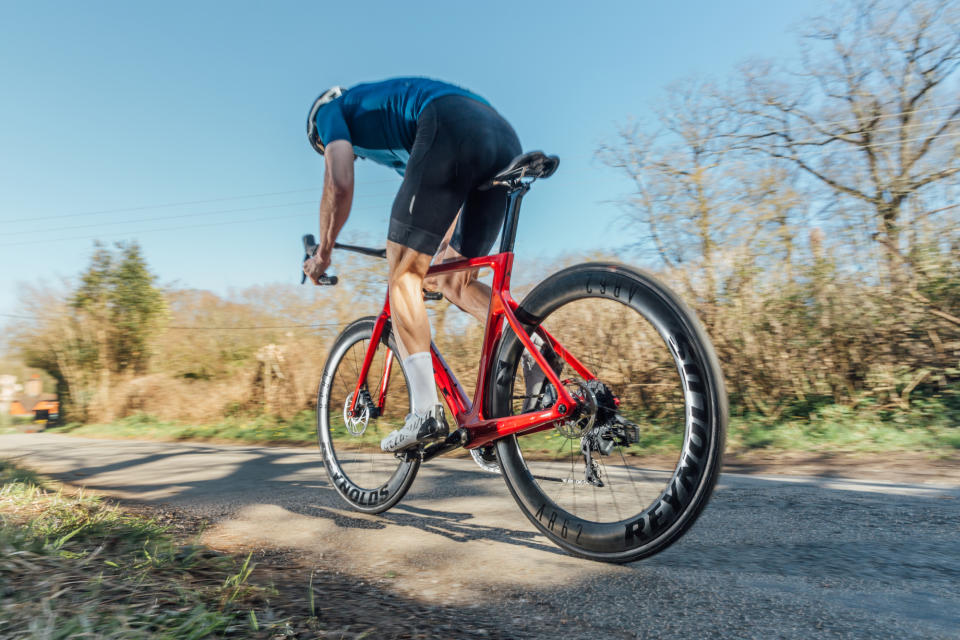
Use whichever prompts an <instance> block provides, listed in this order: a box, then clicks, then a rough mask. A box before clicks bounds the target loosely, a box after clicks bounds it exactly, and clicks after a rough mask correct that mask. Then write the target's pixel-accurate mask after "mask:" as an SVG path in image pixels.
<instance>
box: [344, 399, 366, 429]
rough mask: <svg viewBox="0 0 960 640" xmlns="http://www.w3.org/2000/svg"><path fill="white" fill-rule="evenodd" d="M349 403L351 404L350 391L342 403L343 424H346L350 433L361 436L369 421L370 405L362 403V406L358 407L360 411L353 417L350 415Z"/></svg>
mask: <svg viewBox="0 0 960 640" xmlns="http://www.w3.org/2000/svg"><path fill="white" fill-rule="evenodd" d="M361 398H362V396H361ZM351 404H353V394H352V393H351V394H350V395H349V396H347V401H346V402H344V403H343V424H345V425H346V426H347V431H349V432H350V435H353V436H362V435H363V432H364V431H366V430H367V423H368V422H370V407H368V406H367V405H365V404H364V406H363V408H362V409H360V413H359V414H358V415H357V416H356V417H354V416H352V415H350V405H351ZM358 408H359V407H358Z"/></svg>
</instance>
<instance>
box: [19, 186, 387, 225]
mask: <svg viewBox="0 0 960 640" xmlns="http://www.w3.org/2000/svg"><path fill="white" fill-rule="evenodd" d="M388 182H393V183H395V182H397V180H396V179H389V180H374V181H370V182H364V185H368V184H385V183H388ZM322 190H323V189H322V187H313V188H311V189H294V190H292V191H273V192H269V193H253V194H250V195H244V196H227V197H223V198H212V199H209V200H185V201H182V202H168V203H166V204H150V205H140V206H135V207H125V208H122V209H101V210H98V211H83V212H79V213H64V214H59V215H55V216H42V217H30V218H15V219H13V220H0V224H9V223H12V222H31V221H34V220H36V221H40V220H59V219H62V218H75V217H79V216H94V215H102V214H107V213H125V212H128V211H144V210H146V209H167V208H170V207H185V206H188V205H195V204H210V203H214V202H227V201H229V200H244V199H249V198H266V197H269V196H280V195H289V194H291V193H307V192H316V191H322Z"/></svg>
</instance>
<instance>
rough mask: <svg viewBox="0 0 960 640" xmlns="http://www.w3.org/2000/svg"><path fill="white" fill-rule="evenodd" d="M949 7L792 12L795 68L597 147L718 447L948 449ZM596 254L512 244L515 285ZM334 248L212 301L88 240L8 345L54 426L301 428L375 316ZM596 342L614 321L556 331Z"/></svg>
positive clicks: (443, 329)
mask: <svg viewBox="0 0 960 640" xmlns="http://www.w3.org/2000/svg"><path fill="white" fill-rule="evenodd" d="M958 23H960V17H958V7H957V4H956V3H955V2H945V1H941V0H910V1H908V2H892V1H889V2H888V1H880V2H861V1H859V0H850V1H846V2H839V3H838V4H837V6H836V7H835V11H831V12H830V14H829V15H827V16H826V17H820V18H816V19H813V20H811V21H810V22H809V23H808V24H807V25H805V26H804V27H802V29H801V31H800V36H801V37H800V39H799V43H798V48H799V51H800V55H799V56H798V57H799V62H798V63H796V64H795V65H791V64H786V63H781V62H779V61H775V60H774V61H753V62H751V63H749V64H747V65H744V66H743V67H742V68H740V69H738V70H737V71H735V72H733V73H732V74H731V75H730V77H729V78H727V79H716V80H709V81H708V80H690V81H686V82H681V83H678V84H676V85H674V86H671V87H669V88H668V89H667V90H666V91H665V93H664V97H663V100H662V103H661V104H660V105H659V106H657V107H655V108H654V109H651V110H647V111H646V116H645V117H642V118H639V119H637V120H635V121H632V122H631V123H630V124H629V125H625V126H624V127H623V128H622V131H621V135H620V136H619V138H617V139H616V140H613V141H611V142H610V143H609V144H607V145H604V146H603V148H602V149H600V151H599V157H600V159H601V160H602V161H603V162H605V163H606V164H608V165H609V166H610V167H611V170H615V171H619V172H620V173H621V174H622V175H623V176H625V177H627V178H628V179H629V180H630V182H631V184H632V185H633V190H632V192H631V193H629V194H626V195H625V196H624V197H623V200H622V204H623V208H624V214H623V217H622V219H621V223H620V226H621V228H619V229H618V230H617V231H616V232H614V231H611V236H612V237H615V238H616V243H617V244H616V246H615V247H613V249H612V251H614V252H615V256H614V257H616V258H618V259H620V260H622V261H624V262H629V263H632V264H638V265H640V266H644V267H646V268H649V269H651V270H653V271H655V272H656V273H657V274H658V275H659V276H660V277H661V278H662V279H664V280H665V281H666V282H667V283H668V284H670V286H671V287H673V288H674V289H675V290H677V291H678V293H680V295H681V296H682V297H683V298H684V300H686V301H687V302H688V303H689V304H690V305H691V306H692V307H693V308H694V309H695V311H696V312H697V314H698V316H699V317H700V318H701V319H702V320H703V322H704V324H705V326H706V328H707V331H708V333H709V335H710V336H711V339H712V340H713V342H714V345H715V347H716V349H717V352H718V355H719V357H720V361H721V365H722V369H723V372H724V374H725V377H726V383H727V389H728V391H729V394H730V406H731V413H732V426H731V433H730V442H731V446H732V447H733V448H734V449H740V450H749V449H765V448H766V449H816V448H838V447H839V448H841V449H844V450H847V449H849V450H857V451H872V450H896V449H921V450H950V449H956V448H957V447H958V443H960V418H958V415H960V413H958V412H960V409H958V406H960V400H958V398H960V144H958V140H960V138H958V136H960V106H958V104H957V100H956V96H957V91H956V89H957V86H958V82H960V30H958V29H956V25H957V24H958ZM628 81H629V80H628ZM538 188H541V187H538ZM542 188H543V189H549V184H546V185H544V186H543V187H542ZM592 257H595V256H567V257H565V258H563V259H562V260H561V259H558V260H556V261H555V262H553V263H552V264H551V263H550V261H548V260H543V261H539V262H537V263H533V262H524V261H523V260H522V250H521V256H520V259H518V266H517V268H516V270H515V273H514V279H513V280H514V286H515V289H519V290H520V292H521V293H522V290H523V289H525V288H529V287H530V286H532V285H533V284H534V283H535V282H537V281H538V280H539V279H541V278H542V277H543V276H545V275H547V274H548V273H550V272H552V271H553V270H555V268H556V267H558V266H562V264H569V263H571V262H574V261H579V260H581V259H583V258H592ZM603 257H605V258H607V257H610V256H603ZM337 261H338V262H337V264H338V268H340V270H341V272H342V273H344V274H347V273H348V274H349V277H344V278H341V284H340V285H338V286H337V287H325V288H308V287H303V288H298V287H296V286H295V285H274V286H262V287H254V288H250V289H247V290H245V291H241V292H238V293H235V294H233V295H231V296H229V297H221V296H217V295H214V294H212V293H209V292H205V291H194V290H178V289H173V288H166V289H164V288H161V287H159V286H158V285H157V284H156V277H155V276H154V275H153V274H152V273H151V272H150V270H149V268H148V266H147V263H146V259H145V257H144V256H143V255H142V253H141V252H140V250H139V248H138V247H137V246H136V244H133V243H128V244H120V245H118V246H117V247H115V248H112V249H111V248H108V247H104V246H101V245H97V246H96V247H95V250H94V253H93V256H92V259H91V263H90V265H89V266H88V268H87V269H86V270H85V271H84V272H83V273H82V274H80V276H79V277H78V278H77V279H76V281H74V282H73V283H72V284H70V285H68V286H67V287H66V288H65V290H63V291H62V292H61V295H60V297H59V299H60V302H59V303H56V302H53V303H51V302H49V300H50V295H48V294H45V295H39V293H38V292H31V291H30V290H29V289H28V290H25V294H24V309H25V310H28V311H29V313H30V314H31V315H32V316H33V317H34V318H35V320H30V321H22V322H19V323H15V324H13V325H11V326H10V330H9V335H8V340H7V341H8V344H9V351H10V352H11V354H13V356H15V357H16V358H19V360H20V361H21V362H23V363H24V364H26V365H28V366H30V367H33V368H35V369H37V370H41V371H43V372H45V373H46V375H48V376H49V379H50V380H52V381H53V382H54V383H55V384H56V385H57V388H58V389H59V392H60V394H61V398H62V399H63V407H64V411H65V418H66V420H67V421H69V422H74V423H82V424H85V425H88V426H81V427H78V426H75V425H70V426H68V427H64V428H63V429H62V430H63V431H65V432H70V433H75V434H84V433H97V434H101V435H106V434H110V433H112V434H114V435H121V436H124V437H126V436H128V435H129V436H136V435H140V436H148V437H169V438H206V439H230V440H241V441H246V442H308V441H309V442H312V441H313V440H314V438H315V435H314V433H313V427H312V417H311V412H312V411H313V410H314V409H315V404H316V400H315V393H316V385H317V382H318V378H319V372H320V369H321V368H322V365H323V362H324V360H325V357H326V353H327V350H328V348H329V346H330V344H331V343H332V341H333V339H334V337H335V336H336V333H337V332H338V331H339V330H340V328H342V327H343V326H345V325H346V324H347V322H349V321H350V320H353V319H355V318H357V317H359V316H361V315H365V314H372V313H375V312H376V311H378V304H379V303H380V301H381V300H382V292H383V286H384V285H383V283H384V281H385V273H384V268H385V265H383V264H382V263H381V262H378V261H376V260H372V259H367V258H359V257H356V256H343V255H338V256H337ZM519 297H521V296H518V298H519ZM36 301H43V302H42V303H39V302H36ZM430 309H431V316H432V323H433V329H434V334H435V341H436V343H437V345H438V346H439V347H440V350H441V351H442V352H443V354H444V356H445V358H446V359H447V360H448V362H449V363H450V365H451V367H452V368H453V370H454V372H455V373H456V374H457V376H458V377H459V379H460V380H461V381H462V382H463V383H464V385H465V386H466V387H467V391H468V392H470V391H471V389H470V387H471V385H472V384H474V379H475V371H476V364H477V361H478V357H479V348H480V341H481V329H480V327H479V326H478V325H477V323H476V322H475V321H473V320H472V319H469V318H465V317H464V316H463V314H460V313H459V312H458V311H457V310H455V309H454V308H452V307H451V306H450V305H449V304H448V303H447V302H445V301H443V302H439V303H431V304H430ZM583 320H584V326H590V323H589V318H584V319H583ZM597 339H604V340H617V341H621V340H622V341H623V342H624V343H625V344H626V343H629V340H630V336H623V335H620V336H604V337H603V338H598V337H597V336H596V335H594V334H593V333H591V332H590V331H585V332H583V335H582V336H581V338H580V340H581V344H580V345H578V344H573V345H568V346H570V347H571V349H572V350H573V351H574V352H577V348H578V346H583V345H586V344H589V341H590V340H597ZM642 375H643V372H639V371H629V372H625V376H633V377H634V378H637V379H639V378H642ZM144 416H150V417H149V418H147V417H144ZM103 425H113V426H109V427H107V426H103ZM543 437H545V438H546V437H547V436H543ZM646 437H647V438H648V440H649V442H648V444H649V446H650V448H651V449H655V448H656V447H657V446H658V442H657V438H658V437H659V436H658V435H657V433H656V432H655V431H651V432H650V433H648V434H647V436H646ZM664 437H666V436H664Z"/></svg>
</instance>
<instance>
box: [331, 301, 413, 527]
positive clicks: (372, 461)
mask: <svg viewBox="0 0 960 640" xmlns="http://www.w3.org/2000/svg"><path fill="white" fill-rule="evenodd" d="M373 325H374V319H373V318H362V319H360V320H357V321H356V322H354V323H353V324H351V325H349V326H348V327H347V328H346V329H344V330H343V332H342V333H341V334H340V336H339V337H337V340H336V342H334V344H333V348H332V349H330V356H329V357H328V358H327V364H326V365H325V366H324V368H323V378H322V379H321V381H320V389H319V391H318V393H317V436H318V440H319V443H320V450H321V451H322V452H323V466H324V468H325V469H326V471H327V476H328V477H329V478H330V482H331V484H333V487H334V488H335V489H336V490H337V493H339V494H340V497H342V498H343V499H344V500H346V501H347V502H348V503H349V504H350V505H351V506H352V507H353V508H354V509H357V510H358V511H363V512H365V513H380V512H382V511H386V510H387V509H389V508H390V507H392V506H394V505H395V504H397V502H399V501H400V499H401V498H403V496H404V494H406V493H407V490H408V489H409V488H410V485H411V484H412V483H413V479H414V478H415V477H416V475H417V469H419V468H420V460H419V458H417V457H416V456H410V457H398V456H395V455H394V454H392V453H383V452H382V451H381V450H380V440H382V439H383V438H384V437H386V436H387V434H389V433H390V432H391V431H393V430H394V429H399V428H400V427H402V426H403V422H404V417H405V416H406V415H407V413H409V412H410V392H409V390H408V388H407V379H406V375H405V373H404V371H403V365H402V363H401V362H400V358H399V357H395V355H394V354H395V353H396V351H397V348H396V344H395V342H394V339H393V336H392V333H391V335H389V336H387V337H386V339H385V340H384V339H381V342H382V343H383V344H380V345H379V347H378V349H377V352H376V354H375V356H374V359H373V362H372V363H371V365H370V370H369V372H368V374H367V379H366V380H365V381H364V382H363V384H362V385H361V388H360V401H359V402H358V403H357V411H356V412H355V413H351V412H350V411H349V408H350V406H352V404H353V403H352V402H351V400H352V399H353V394H354V393H355V389H356V386H357V381H358V380H359V379H360V369H361V365H362V364H363V358H364V356H365V355H366V353H367V345H369V344H370V338H371V337H372V334H373ZM384 382H386V386H385V387H384ZM384 388H385V392H384ZM381 395H383V397H384V401H383V404H382V406H381V405H380V397H381Z"/></svg>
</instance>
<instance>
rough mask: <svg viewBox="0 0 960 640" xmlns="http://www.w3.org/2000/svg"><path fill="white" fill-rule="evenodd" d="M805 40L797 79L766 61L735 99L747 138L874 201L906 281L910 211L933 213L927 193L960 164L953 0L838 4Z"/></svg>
mask: <svg viewBox="0 0 960 640" xmlns="http://www.w3.org/2000/svg"><path fill="white" fill-rule="evenodd" d="M804 43H805V46H804V49H803V57H802V61H803V68H802V69H801V70H800V71H798V72H795V73H793V74H792V75H793V76H795V77H797V78H799V79H800V80H801V82H799V83H798V82H795V81H791V80H789V76H787V78H788V80H787V81H785V80H784V78H785V76H784V74H778V73H775V72H773V69H772V68H771V67H769V66H759V67H758V66H755V67H753V68H752V69H749V70H747V72H746V76H745V80H746V81H745V88H744V91H743V93H742V95H741V96H740V97H739V98H738V100H737V101H735V102H734V103H735V104H736V110H737V112H738V114H739V115H741V116H746V122H747V123H748V125H749V126H748V127H747V129H746V131H742V132H740V139H741V140H742V141H744V143H745V146H746V147H748V148H749V149H751V150H753V151H756V152H760V153H763V154H767V155H769V156H772V157H774V158H778V159H783V160H786V161H788V162H789V163H791V164H792V165H793V166H795V167H797V168H799V169H800V170H801V171H802V172H804V173H805V174H807V175H809V176H812V177H813V178H814V179H815V181H816V182H819V183H820V184H822V185H826V186H827V187H829V189H830V191H832V192H833V194H834V195H835V196H838V197H840V198H852V199H853V200H855V201H858V202H860V203H863V204H865V205H867V207H866V210H867V211H870V212H872V215H871V218H872V225H871V226H872V227H873V232H872V238H873V239H874V240H875V241H876V242H878V243H880V245H882V247H883V250H884V252H885V255H886V261H887V264H888V269H889V273H890V277H891V279H892V281H893V282H895V283H897V282H901V281H902V280H903V278H904V277H905V276H908V275H911V274H912V273H913V271H914V268H913V265H911V264H910V247H909V246H907V244H908V242H909V240H910V238H909V237H908V236H907V235H905V233H904V228H905V226H906V225H907V224H908V220H907V216H908V215H909V214H911V213H912V216H913V220H917V219H921V218H923V217H924V216H925V215H927V214H928V213H929V212H928V211H926V210H924V200H923V198H922V196H923V194H924V193H925V192H928V191H931V190H932V189H933V188H935V187H942V184H940V183H943V182H947V181H956V179H957V175H958V172H960V162H958V158H960V99H958V96H960V82H958V75H960V74H958V73H957V69H958V66H960V10H958V6H957V2H956V1H954V0H907V1H905V2H904V1H902V0H901V1H899V2H890V1H886V0H857V1H855V2H845V3H840V4H837V5H836V11H834V12H832V13H831V14H830V15H829V16H826V17H821V18H816V19H814V20H813V21H811V22H810V24H809V28H808V29H807V32H806V33H805V37H804ZM908 204H912V205H913V210H912V211H909V210H908V208H907V206H908ZM937 204H938V206H935V207H931V208H932V209H936V210H938V211H941V210H942V207H943V206H944V203H943V202H942V201H941V202H940V203H937ZM947 204H949V203H947Z"/></svg>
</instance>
